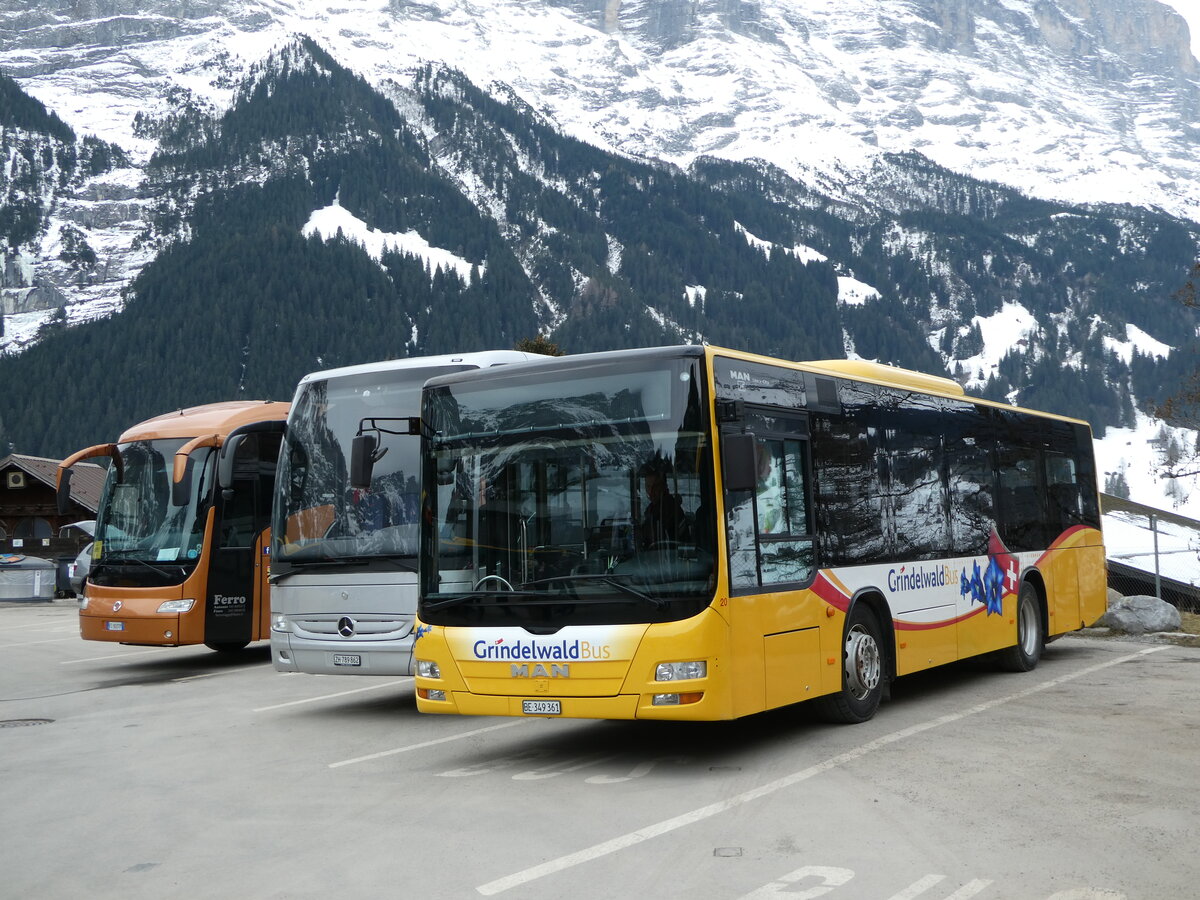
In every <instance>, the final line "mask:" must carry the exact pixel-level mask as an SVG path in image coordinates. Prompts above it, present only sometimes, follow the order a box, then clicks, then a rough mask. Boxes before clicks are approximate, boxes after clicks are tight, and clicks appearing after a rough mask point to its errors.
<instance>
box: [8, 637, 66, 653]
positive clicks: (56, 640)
mask: <svg viewBox="0 0 1200 900" xmlns="http://www.w3.org/2000/svg"><path fill="white" fill-rule="evenodd" d="M77 640H79V638H77V637H74V636H72V637H65V638H46V640H44V641H24V642H22V643H20V644H0V650H8V649H10V648H12V647H32V646H33V645H34V644H61V643H63V642H64V641H77Z"/></svg>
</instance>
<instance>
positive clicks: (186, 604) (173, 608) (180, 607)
mask: <svg viewBox="0 0 1200 900" xmlns="http://www.w3.org/2000/svg"><path fill="white" fill-rule="evenodd" d="M195 605H196V601H195V600H165V601H163V602H162V603H160V604H158V611H159V612H160V613H185V612H187V611H188V610H190V609H191V608H192V607H193V606H195Z"/></svg>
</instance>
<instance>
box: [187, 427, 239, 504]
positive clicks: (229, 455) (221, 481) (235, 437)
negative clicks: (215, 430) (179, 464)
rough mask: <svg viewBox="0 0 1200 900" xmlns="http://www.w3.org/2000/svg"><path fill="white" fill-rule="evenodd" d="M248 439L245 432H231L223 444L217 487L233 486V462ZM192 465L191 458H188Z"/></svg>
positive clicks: (218, 465)
mask: <svg viewBox="0 0 1200 900" xmlns="http://www.w3.org/2000/svg"><path fill="white" fill-rule="evenodd" d="M245 439H246V435H244V434H231V435H230V436H229V437H227V438H226V439H225V443H224V444H222V445H221V454H220V456H218V457H217V487H219V488H220V489H221V490H223V491H224V490H228V489H229V488H231V487H233V464H234V462H235V461H236V460H237V454H238V448H239V447H241V446H242V441H244V440H245ZM188 465H189V466H190V465H191V460H188Z"/></svg>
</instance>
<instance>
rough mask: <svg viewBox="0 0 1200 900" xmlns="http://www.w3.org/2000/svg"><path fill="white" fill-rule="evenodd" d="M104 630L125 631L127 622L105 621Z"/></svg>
mask: <svg viewBox="0 0 1200 900" xmlns="http://www.w3.org/2000/svg"><path fill="white" fill-rule="evenodd" d="M104 630H105V631H124V630H125V623H124V622H105V623H104Z"/></svg>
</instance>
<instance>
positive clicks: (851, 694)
mask: <svg viewBox="0 0 1200 900" xmlns="http://www.w3.org/2000/svg"><path fill="white" fill-rule="evenodd" d="M884 671H885V666H884V655H883V639H882V638H881V636H880V629H879V622H878V621H877V620H876V618H875V614H874V613H873V612H872V611H871V609H870V608H869V607H868V606H867V605H866V604H865V603H856V604H855V605H854V606H853V607H852V608H851V610H850V615H849V616H848V617H847V618H846V635H845V638H844V640H843V641H842V689H841V690H840V691H838V692H837V693H836V694H829V695H827V696H825V697H821V698H820V699H818V701H817V703H818V705H819V709H820V712H821V714H822V716H823V718H825V719H826V720H827V721H829V722H837V723H841V724H846V725H857V724H858V723H860V722H865V721H867V720H868V719H870V718H871V717H872V716H874V715H875V711H876V710H877V709H879V701H880V700H882V699H883V690H884V681H885V675H884Z"/></svg>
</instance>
